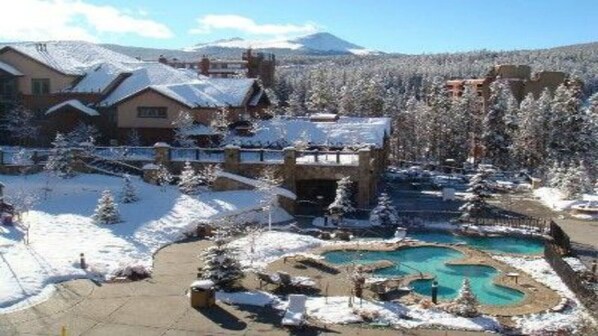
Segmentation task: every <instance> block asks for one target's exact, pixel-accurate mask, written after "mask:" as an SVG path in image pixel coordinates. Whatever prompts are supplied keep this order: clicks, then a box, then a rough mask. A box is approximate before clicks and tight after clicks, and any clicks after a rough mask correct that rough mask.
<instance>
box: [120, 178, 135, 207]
mask: <svg viewBox="0 0 598 336" xmlns="http://www.w3.org/2000/svg"><path fill="white" fill-rule="evenodd" d="M138 200H139V196H137V191H136V190H135V186H133V182H132V181H131V176H130V175H129V174H125V176H124V177H123V188H122V191H121V194H120V201H121V202H123V203H134V202H137V201H138Z"/></svg>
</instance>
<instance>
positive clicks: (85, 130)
mask: <svg viewBox="0 0 598 336" xmlns="http://www.w3.org/2000/svg"><path fill="white" fill-rule="evenodd" d="M65 137H66V139H67V140H68V142H69V144H70V146H73V147H78V146H79V145H80V144H81V143H82V142H91V143H95V141H96V140H97V139H98V138H99V137H100V131H99V130H98V128H97V127H95V126H94V125H91V124H86V123H84V122H82V121H79V123H78V124H77V126H75V128H74V129H73V130H72V131H70V132H69V133H68V134H67V135H66V136H65Z"/></svg>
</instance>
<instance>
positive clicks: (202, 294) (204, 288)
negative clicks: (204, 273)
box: [189, 280, 216, 308]
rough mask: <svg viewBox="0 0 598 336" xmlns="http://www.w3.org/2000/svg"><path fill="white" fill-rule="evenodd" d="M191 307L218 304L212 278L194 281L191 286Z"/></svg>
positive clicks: (205, 306)
mask: <svg viewBox="0 0 598 336" xmlns="http://www.w3.org/2000/svg"><path fill="white" fill-rule="evenodd" d="M189 293H190V299H191V307H193V308H207V307H211V306H213V305H215V304H216V291H215V289H214V282H213V281H211V280H197V281H194V282H193V283H192V284H191V286H190V288H189Z"/></svg>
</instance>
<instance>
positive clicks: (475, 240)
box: [407, 232, 544, 254]
mask: <svg viewBox="0 0 598 336" xmlns="http://www.w3.org/2000/svg"><path fill="white" fill-rule="evenodd" d="M407 236H408V237H411V238H415V239H418V240H421V241H424V242H430V243H444V244H452V243H459V242H462V243H465V244H467V245H468V246H471V247H473V248H477V249H480V250H486V251H493V252H502V253H518V254H538V253H542V252H543V251H544V243H543V242H542V241H541V240H539V239H530V238H519V237H464V236H455V235H453V234H452V233H450V232H409V233H408V234H407Z"/></svg>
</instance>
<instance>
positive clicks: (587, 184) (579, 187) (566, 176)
mask: <svg viewBox="0 0 598 336" xmlns="http://www.w3.org/2000/svg"><path fill="white" fill-rule="evenodd" d="M562 174H563V175H562V176H561V179H560V185H559V186H558V188H559V189H560V190H561V192H563V194H564V196H565V198H566V199H581V198H582V196H583V194H585V193H591V192H592V191H593V183H592V179H591V178H590V173H589V170H588V167H587V165H586V164H585V162H584V161H581V162H579V164H572V165H570V166H569V168H568V169H566V170H565V171H564V173H562Z"/></svg>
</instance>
